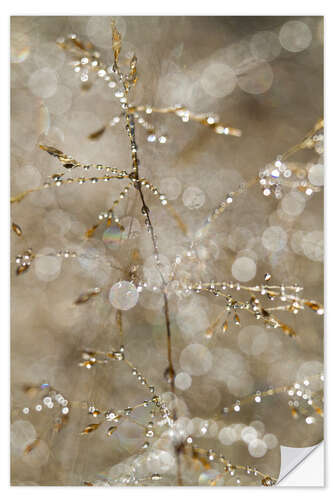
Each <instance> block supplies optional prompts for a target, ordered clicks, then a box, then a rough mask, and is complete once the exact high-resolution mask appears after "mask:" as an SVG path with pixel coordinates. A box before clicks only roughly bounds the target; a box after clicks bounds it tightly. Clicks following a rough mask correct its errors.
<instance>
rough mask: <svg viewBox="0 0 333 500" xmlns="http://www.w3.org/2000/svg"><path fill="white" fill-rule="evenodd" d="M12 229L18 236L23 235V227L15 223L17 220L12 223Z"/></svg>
mask: <svg viewBox="0 0 333 500" xmlns="http://www.w3.org/2000/svg"><path fill="white" fill-rule="evenodd" d="M12 229H13V231H14V233H15V234H16V235H17V236H22V234H23V233H22V229H21V228H20V226H19V225H18V224H15V222H13V223H12Z"/></svg>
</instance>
